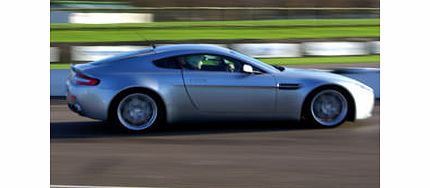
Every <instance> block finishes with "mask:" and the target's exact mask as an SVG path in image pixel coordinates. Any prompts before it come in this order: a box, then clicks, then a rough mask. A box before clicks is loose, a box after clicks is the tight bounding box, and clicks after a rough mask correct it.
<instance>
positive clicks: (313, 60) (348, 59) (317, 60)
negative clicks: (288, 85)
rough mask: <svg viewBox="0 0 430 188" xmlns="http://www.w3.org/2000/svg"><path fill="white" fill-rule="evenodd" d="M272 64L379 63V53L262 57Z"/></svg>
mask: <svg viewBox="0 0 430 188" xmlns="http://www.w3.org/2000/svg"><path fill="white" fill-rule="evenodd" d="M260 61H263V62H265V63H268V64H271V65H310V64H343V63H345V64H348V63H379V55H368V56H337V57H298V58H268V59H260Z"/></svg>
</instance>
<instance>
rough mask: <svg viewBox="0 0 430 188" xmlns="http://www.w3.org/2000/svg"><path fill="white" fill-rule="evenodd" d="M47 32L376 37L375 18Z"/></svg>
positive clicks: (91, 36)
mask: <svg viewBox="0 0 430 188" xmlns="http://www.w3.org/2000/svg"><path fill="white" fill-rule="evenodd" d="M244 26H246V27H244ZM290 26H291V27H290ZM163 27H167V28H163ZM50 34H51V42H127V41H144V40H151V41H157V40H175V41H184V40H211V39H212V40H240V39H261V40H264V39H316V38H326V39H327V38H355V37H358V38H367V37H379V19H323V20H316V19H313V20H312V19H311V20H309V19H308V20H300V19H297V20H260V21H222V22H221V21H206V22H155V23H141V24H51V33H50Z"/></svg>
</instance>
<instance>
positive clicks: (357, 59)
mask: <svg viewBox="0 0 430 188" xmlns="http://www.w3.org/2000/svg"><path fill="white" fill-rule="evenodd" d="M260 60H261V61H263V62H265V63H268V64H272V65H310V64H339V63H345V64H348V63H379V55H369V56H340V57H301V58H264V59H260ZM68 68H70V65H69V64H51V69H68Z"/></svg>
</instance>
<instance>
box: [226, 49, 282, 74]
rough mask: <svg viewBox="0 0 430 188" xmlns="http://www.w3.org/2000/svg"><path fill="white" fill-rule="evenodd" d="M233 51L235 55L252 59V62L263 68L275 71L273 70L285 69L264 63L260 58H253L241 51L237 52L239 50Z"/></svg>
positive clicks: (248, 59)
mask: <svg viewBox="0 0 430 188" xmlns="http://www.w3.org/2000/svg"><path fill="white" fill-rule="evenodd" d="M232 52H233V53H234V54H235V55H237V56H239V57H241V58H242V59H245V60H247V61H251V62H253V63H255V64H256V65H258V66H260V67H262V68H265V69H269V70H271V71H273V72H282V71H283V70H280V69H278V68H276V67H275V66H272V65H269V64H266V63H264V62H261V61H259V60H258V59H255V58H253V57H250V56H247V55H244V54H241V53H239V52H237V51H233V50H232Z"/></svg>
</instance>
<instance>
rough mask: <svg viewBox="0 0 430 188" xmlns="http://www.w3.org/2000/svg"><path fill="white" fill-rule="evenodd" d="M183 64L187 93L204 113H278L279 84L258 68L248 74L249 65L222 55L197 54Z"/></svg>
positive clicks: (182, 60) (185, 59) (180, 58)
mask: <svg viewBox="0 0 430 188" xmlns="http://www.w3.org/2000/svg"><path fill="white" fill-rule="evenodd" d="M179 61H180V63H181V64H182V65H183V78H184V83H185V87H186V89H187V92H188V94H189V96H190V98H191V100H192V101H193V103H194V105H195V106H196V107H197V108H198V109H199V110H200V111H203V112H221V113H222V112H245V113H248V112H259V113H261V112H267V113H270V112H273V111H275V99H276V83H275V79H274V77H273V76H272V75H271V74H266V73H263V72H261V71H260V70H257V69H255V68H254V69H255V72H254V73H246V72H244V71H243V66H244V65H245V63H242V62H240V61H239V60H236V59H233V58H231V57H224V56H220V55H212V54H194V55H188V56H183V57H179ZM247 66H248V67H249V65H247ZM258 71H260V72H258Z"/></svg>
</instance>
